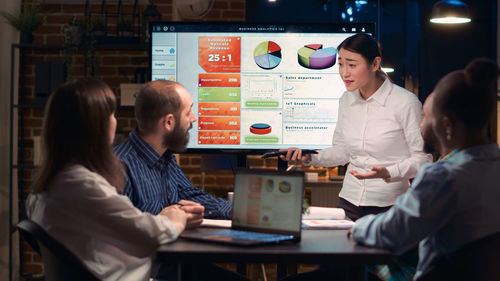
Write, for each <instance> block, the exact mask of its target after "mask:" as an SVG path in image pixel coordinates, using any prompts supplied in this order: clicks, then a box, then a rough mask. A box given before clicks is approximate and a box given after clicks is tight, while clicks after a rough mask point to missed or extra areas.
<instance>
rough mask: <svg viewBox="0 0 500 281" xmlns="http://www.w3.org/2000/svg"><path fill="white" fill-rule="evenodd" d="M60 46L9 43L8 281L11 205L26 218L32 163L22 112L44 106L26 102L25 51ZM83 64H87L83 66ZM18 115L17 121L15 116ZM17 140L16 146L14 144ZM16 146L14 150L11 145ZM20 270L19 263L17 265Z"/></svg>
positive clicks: (12, 229)
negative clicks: (27, 178)
mask: <svg viewBox="0 0 500 281" xmlns="http://www.w3.org/2000/svg"><path fill="white" fill-rule="evenodd" d="M62 49H63V47H62V45H39V44H12V45H11V61H10V128H9V133H10V142H9V148H10V152H9V269H10V270H9V280H12V273H13V270H12V269H13V234H14V232H15V231H16V228H15V225H14V224H15V223H17V222H14V217H13V215H14V214H13V210H14V204H18V213H19V215H18V216H19V220H22V219H24V218H25V214H24V200H22V199H23V197H22V195H23V191H24V189H25V188H26V183H25V181H24V172H25V171H26V170H33V169H34V168H35V165H32V164H26V160H25V155H24V149H25V148H26V144H25V139H26V137H25V133H24V127H25V126H24V123H25V122H24V113H25V111H26V110H30V109H43V107H44V104H33V103H30V104H27V103H26V92H25V87H24V84H25V73H24V66H25V53H26V51H27V50H33V51H44V50H62ZM95 49H96V50H139V51H146V50H147V49H148V46H147V45H145V44H99V43H96V45H95ZM16 51H18V52H19V71H18V74H19V76H18V81H19V85H18V88H17V90H18V95H17V101H15V92H16V88H15V87H16V83H15V80H14V79H15V75H14V73H15V71H16V70H15V55H16ZM61 59H62V57H61ZM84 67H86V66H84ZM119 108H120V109H130V108H133V107H128V106H127V107H122V106H120V107H119ZM16 114H17V116H18V119H17V122H15V120H14V116H16ZM15 130H17V134H16V138H14V131H15ZM14 143H17V146H15V145H14ZM15 147H16V148H17V149H16V150H15V151H14V148H15ZM14 153H17V161H15V157H14V155H15V154H14ZM14 171H17V187H18V189H17V197H18V202H14V192H13V191H14ZM22 250H23V249H22V243H20V253H22ZM20 270H21V272H22V263H21V264H20Z"/></svg>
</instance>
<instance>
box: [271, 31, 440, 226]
mask: <svg viewBox="0 0 500 281" xmlns="http://www.w3.org/2000/svg"><path fill="white" fill-rule="evenodd" d="M337 49H338V50H339V55H338V64H339V72H340V76H341V78H342V80H343V81H344V84H345V86H346V89H347V91H346V92H345V93H344V94H343V95H342V97H341V98H340V102H339V109H338V121H337V126H336V128H335V133H334V135H333V141H332V143H333V146H332V147H331V148H327V149H323V150H321V151H319V154H317V155H312V156H311V154H308V155H302V151H301V150H300V149H297V148H290V149H288V153H287V155H286V157H285V156H282V157H281V159H283V160H287V161H293V162H304V164H307V165H314V166H330V167H331V166H338V165H345V164H346V163H349V166H348V169H347V171H348V173H347V174H346V176H345V178H344V184H343V186H342V190H341V192H340V195H339V196H340V200H339V204H338V207H340V208H343V209H344V210H345V211H346V215H347V216H348V217H349V218H351V219H352V220H357V219H358V218H360V217H362V216H364V215H367V214H372V213H379V212H383V211H386V210H387V209H389V208H390V206H391V205H392V204H394V201H395V200H396V198H397V197H398V196H399V195H401V194H403V193H405V192H406V190H407V189H408V188H409V186H410V184H409V179H411V178H413V177H415V175H416V174H417V171H418V169H419V167H420V166H421V165H422V164H424V163H426V162H429V161H431V160H432V157H431V155H428V154H425V153H424V152H423V151H422V144H423V140H422V136H421V133H420V128H419V123H420V120H421V119H422V104H421V103H420V101H419V100H418V99H417V97H416V96H415V95H414V94H412V93H410V92H408V91H406V90H405V89H403V88H401V87H399V86H397V85H395V84H393V83H392V82H391V81H390V80H389V78H388V77H387V76H386V75H385V74H384V73H383V72H382V71H381V70H380V62H381V60H382V59H381V55H380V51H379V48H378V45H377V42H376V41H375V39H373V37H371V36H370V35H367V34H356V35H353V36H351V37H349V38H347V39H345V40H344V41H343V42H342V43H341V44H340V45H339V46H338V47H337Z"/></svg>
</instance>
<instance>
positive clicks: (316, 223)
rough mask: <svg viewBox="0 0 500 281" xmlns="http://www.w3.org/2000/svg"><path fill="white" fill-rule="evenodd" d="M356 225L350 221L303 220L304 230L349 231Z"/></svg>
mask: <svg viewBox="0 0 500 281" xmlns="http://www.w3.org/2000/svg"><path fill="white" fill-rule="evenodd" d="M354 224H355V223H354V222H353V221H350V220H302V229H349V228H351V227H352V226H353V225H354Z"/></svg>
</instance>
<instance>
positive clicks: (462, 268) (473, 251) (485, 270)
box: [418, 233, 500, 281]
mask: <svg viewBox="0 0 500 281" xmlns="http://www.w3.org/2000/svg"><path fill="white" fill-rule="evenodd" d="M434 280H436V281H437V280H439V281H441V280H453V281H461V280H464V281H465V280H467V281H468V280H474V281H492V280H500V233H495V234H492V235H489V236H487V237H485V238H482V239H479V240H476V241H474V242H471V243H469V244H467V245H465V246H464V247H462V248H461V249H459V250H457V251H455V252H454V253H452V254H450V255H448V256H446V257H444V258H442V259H440V261H439V262H437V263H436V266H435V268H433V269H432V270H431V271H430V272H428V273H427V274H425V275H424V276H422V277H421V278H419V279H418V281H434Z"/></svg>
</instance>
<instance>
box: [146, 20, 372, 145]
mask: <svg viewBox="0 0 500 281" xmlns="http://www.w3.org/2000/svg"><path fill="white" fill-rule="evenodd" d="M150 31H151V36H150V38H151V43H150V44H151V48H150V74H151V80H152V81H154V80H159V79H165V80H174V81H177V82H179V83H181V84H182V85H184V87H185V88H186V89H187V90H188V91H189V92H190V93H191V95H192V99H193V102H194V106H193V111H194V113H195V114H196V117H197V121H196V123H194V124H193V129H192V130H191V131H190V134H191V138H190V141H189V144H188V148H189V149H215V150H231V149H235V150H269V149H279V148H288V147H291V146H295V147H300V148H307V149H321V148H326V147H329V146H331V142H332V136H333V132H334V130H335V125H336V122H337V111H338V101H339V98H340V96H341V95H342V93H343V92H344V91H345V86H344V84H343V82H342V80H341V78H340V76H339V71H338V65H337V56H338V52H337V46H338V45H339V44H340V43H341V42H342V41H343V40H344V39H345V38H347V37H349V36H351V35H353V34H355V33H369V34H373V31H374V24H299V25H297V24H268V25H266V24H246V23H216V24H213V23H178V22H158V23H153V24H151V25H150Z"/></svg>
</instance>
